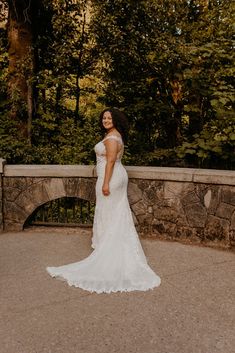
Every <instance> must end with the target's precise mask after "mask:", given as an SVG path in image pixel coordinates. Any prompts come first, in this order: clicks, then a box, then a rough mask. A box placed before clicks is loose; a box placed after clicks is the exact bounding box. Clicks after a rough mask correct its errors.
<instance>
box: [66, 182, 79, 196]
mask: <svg viewBox="0 0 235 353" xmlns="http://www.w3.org/2000/svg"><path fill="white" fill-rule="evenodd" d="M63 183H64V189H65V193H66V195H67V196H70V197H78V194H79V184H80V179H79V178H65V179H63Z"/></svg>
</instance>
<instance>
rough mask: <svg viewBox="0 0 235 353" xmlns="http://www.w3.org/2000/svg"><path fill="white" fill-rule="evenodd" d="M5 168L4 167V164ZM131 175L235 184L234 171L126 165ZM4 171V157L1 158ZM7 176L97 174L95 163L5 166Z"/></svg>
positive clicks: (139, 177)
mask: <svg viewBox="0 0 235 353" xmlns="http://www.w3.org/2000/svg"><path fill="white" fill-rule="evenodd" d="M2 169H3V167H2ZM126 170H127V172H128V176H129V178H133V179H148V180H167V181H178V182H180V181H185V182H194V183H204V184H217V185H235V171H230V170H215V169H194V168H166V167H142V166H126ZM0 172H1V159H0ZM4 176H6V177H57V178H60V177H70V178H71V177H84V178H92V177H96V170H95V166H94V165H5V168H4Z"/></svg>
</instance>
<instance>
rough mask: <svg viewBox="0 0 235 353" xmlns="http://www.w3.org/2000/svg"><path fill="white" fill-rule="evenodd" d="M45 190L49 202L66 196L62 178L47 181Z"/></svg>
mask: <svg viewBox="0 0 235 353" xmlns="http://www.w3.org/2000/svg"><path fill="white" fill-rule="evenodd" d="M45 189H46V192H47V194H48V197H49V200H54V199H58V198H60V197H65V196H66V192H65V188H64V183H63V179H62V178H51V179H47V180H46V182H45Z"/></svg>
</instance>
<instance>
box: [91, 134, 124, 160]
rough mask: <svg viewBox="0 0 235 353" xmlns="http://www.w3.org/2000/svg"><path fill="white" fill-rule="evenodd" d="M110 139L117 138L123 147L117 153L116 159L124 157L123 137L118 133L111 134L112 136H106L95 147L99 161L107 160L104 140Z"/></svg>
mask: <svg viewBox="0 0 235 353" xmlns="http://www.w3.org/2000/svg"><path fill="white" fill-rule="evenodd" d="M108 139H112V140H116V141H117V142H118V144H120V145H121V149H120V151H119V152H118V154H117V159H116V161H120V160H121V159H122V155H123V152H124V143H123V141H122V138H121V137H118V136H116V135H110V136H107V137H105V138H104V139H103V140H102V141H100V142H98V143H97V144H96V145H95V148H94V149H95V153H96V159H97V163H100V162H103V161H106V147H105V144H104V141H106V140H108Z"/></svg>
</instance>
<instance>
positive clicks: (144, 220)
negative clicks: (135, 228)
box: [137, 213, 153, 225]
mask: <svg viewBox="0 0 235 353" xmlns="http://www.w3.org/2000/svg"><path fill="white" fill-rule="evenodd" d="M137 219H138V224H140V225H147V224H149V225H151V223H152V220H153V216H152V215H151V214H149V213H145V214H140V215H138V216H137Z"/></svg>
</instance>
